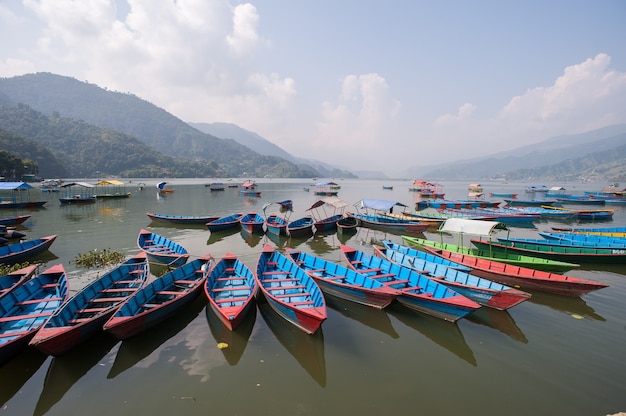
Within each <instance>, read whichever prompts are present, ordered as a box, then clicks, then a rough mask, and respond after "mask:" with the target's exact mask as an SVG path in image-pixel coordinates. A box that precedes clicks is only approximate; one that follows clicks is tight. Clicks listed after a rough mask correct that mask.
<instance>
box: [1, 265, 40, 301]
mask: <svg viewBox="0 0 626 416" xmlns="http://www.w3.org/2000/svg"><path fill="white" fill-rule="evenodd" d="M18 267H19V266H18ZM38 267H39V265H38V264H31V265H29V266H26V267H22V268H20V269H18V270H14V271H12V272H9V273H7V274H5V275H4V276H0V298H1V297H2V296H4V295H5V294H6V293H8V292H9V291H10V290H12V289H13V288H16V287H18V286H19V285H21V284H22V283H24V282H26V281H27V280H29V279H30V278H32V277H33V276H34V275H35V273H36V272H37V269H38Z"/></svg>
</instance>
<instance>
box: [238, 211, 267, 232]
mask: <svg viewBox="0 0 626 416" xmlns="http://www.w3.org/2000/svg"><path fill="white" fill-rule="evenodd" d="M239 224H241V228H242V229H243V230H244V231H246V232H247V233H250V234H253V233H257V234H263V233H264V232H265V230H264V229H263V225H264V224H265V218H263V216H261V215H260V214H258V213H256V212H249V213H247V214H245V215H244V216H243V217H241V219H240V220H239Z"/></svg>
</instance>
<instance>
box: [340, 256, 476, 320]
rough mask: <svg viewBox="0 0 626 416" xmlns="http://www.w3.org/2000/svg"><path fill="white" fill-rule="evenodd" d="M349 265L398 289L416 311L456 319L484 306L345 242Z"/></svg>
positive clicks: (400, 299)
mask: <svg viewBox="0 0 626 416" xmlns="http://www.w3.org/2000/svg"><path fill="white" fill-rule="evenodd" d="M341 252H342V253H343V255H344V258H345V260H346V262H347V263H348V265H349V267H350V268H352V269H354V270H355V271H357V272H358V273H361V274H364V275H366V276H368V277H369V278H372V279H376V280H378V281H379V282H381V283H383V284H384V285H386V286H388V287H389V288H392V289H396V290H397V291H398V294H397V295H396V299H397V300H398V302H400V303H401V304H402V305H404V306H406V307H407V308H410V309H412V310H415V311H418V312H421V313H425V314H427V315H431V316H434V317H437V318H441V319H445V320H446V321H451V322H455V321H457V320H458V319H460V318H463V317H465V316H467V315H468V314H469V313H471V312H473V311H475V310H476V309H478V308H480V305H479V304H478V303H476V302H474V301H473V300H470V299H468V298H467V297H465V296H462V295H460V294H458V293H457V292H455V291H454V290H452V289H449V288H448V287H446V286H444V285H442V284H441V283H439V282H436V281H434V280H431V279H428V278H427V277H426V276H423V275H421V274H420V273H418V272H416V271H415V270H412V269H409V268H407V267H402V266H400V265H398V264H395V263H392V262H390V261H388V260H386V259H383V258H380V257H376V256H371V255H369V254H366V253H364V252H363V251H360V250H356V249H354V248H351V247H348V246H345V245H343V244H342V245H341Z"/></svg>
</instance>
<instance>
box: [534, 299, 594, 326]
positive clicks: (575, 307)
mask: <svg viewBox="0 0 626 416" xmlns="http://www.w3.org/2000/svg"><path fill="white" fill-rule="evenodd" d="M528 301H529V302H530V303H534V304H535V305H543V306H547V307H548V308H550V309H553V310H555V311H557V312H561V313H564V314H566V315H571V316H581V317H584V318H586V319H593V320H595V321H606V319H605V318H604V317H603V316H602V315H600V314H598V313H597V312H596V311H595V310H594V309H593V308H592V307H591V306H589V305H587V302H585V301H584V300H583V299H582V298H581V297H579V296H559V295H554V294H551V293H543V292H533V295H532V297H531V298H530V299H528Z"/></svg>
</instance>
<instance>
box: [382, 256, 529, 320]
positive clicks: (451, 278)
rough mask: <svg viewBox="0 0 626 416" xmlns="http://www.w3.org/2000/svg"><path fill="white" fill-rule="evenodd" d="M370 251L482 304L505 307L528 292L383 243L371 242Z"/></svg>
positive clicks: (527, 294) (517, 301)
mask: <svg viewBox="0 0 626 416" xmlns="http://www.w3.org/2000/svg"><path fill="white" fill-rule="evenodd" d="M373 248H374V253H375V254H376V255H377V256H379V257H382V258H385V259H387V260H389V261H390V262H393V263H396V264H399V265H401V266H404V267H408V268H410V269H413V270H415V271H417V272H418V273H420V274H425V275H426V276H427V277H428V278H429V279H432V280H436V281H437V282H439V283H441V284H442V285H445V286H447V287H449V288H450V289H452V290H454V291H455V292H457V293H458V294H460V295H463V296H465V297H467V298H468V299H471V300H473V301H474V302H477V303H479V304H481V305H483V306H487V307H490V308H494V309H498V310H507V309H509V308H512V307H513V306H515V305H518V304H520V303H522V302H524V301H525V300H527V299H529V298H530V296H531V295H530V294H529V293H526V292H523V291H521V290H518V289H514V288H512V287H509V286H506V285H503V284H501V283H497V282H494V281H491V280H488V279H483V278H480V277H478V276H474V275H471V274H469V273H467V272H464V271H461V270H457V269H451V268H449V267H446V266H444V265H442V264H437V263H432V262H429V261H426V260H422V259H420V258H418V257H414V256H410V255H408V254H404V253H402V252H400V251H396V250H393V249H389V248H387V247H384V246H378V245H373Z"/></svg>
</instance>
